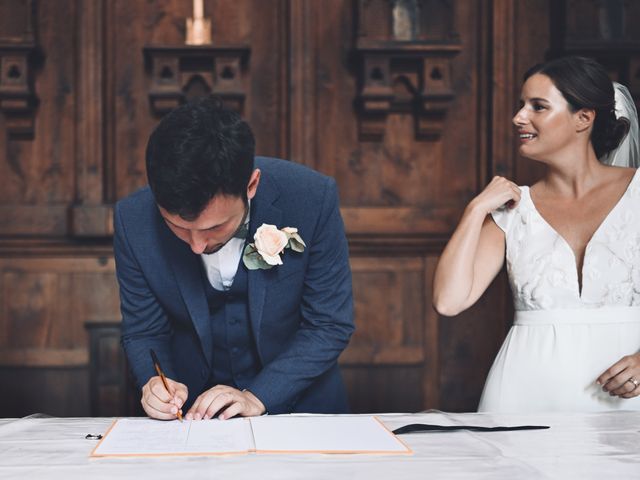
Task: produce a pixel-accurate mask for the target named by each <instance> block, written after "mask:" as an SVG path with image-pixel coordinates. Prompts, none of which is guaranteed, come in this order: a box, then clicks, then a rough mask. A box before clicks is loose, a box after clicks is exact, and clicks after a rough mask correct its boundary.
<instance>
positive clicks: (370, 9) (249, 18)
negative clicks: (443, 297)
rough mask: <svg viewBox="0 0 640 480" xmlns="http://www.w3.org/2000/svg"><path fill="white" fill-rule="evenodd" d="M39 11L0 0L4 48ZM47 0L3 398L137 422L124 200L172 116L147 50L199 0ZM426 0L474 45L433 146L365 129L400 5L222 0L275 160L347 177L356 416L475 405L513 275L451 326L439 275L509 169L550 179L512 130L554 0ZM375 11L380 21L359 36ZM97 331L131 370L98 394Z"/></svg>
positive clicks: (18, 177) (1, 166) (21, 406)
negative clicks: (521, 153)
mask: <svg viewBox="0 0 640 480" xmlns="http://www.w3.org/2000/svg"><path fill="white" fill-rule="evenodd" d="M567 1H568V0H567ZM21 2H22V0H0V44H2V42H3V41H6V38H9V37H12V38H13V37H16V38H17V37H19V36H20V32H21V31H22V30H20V29H18V30H15V29H14V28H12V25H13V24H10V23H7V22H6V21H5V20H4V19H7V18H11V14H12V12H15V13H16V15H18V16H21V15H22V16H23V13H24V8H23V7H22V3H21ZM36 3H37V5H36V6H37V8H36V9H35V10H34V11H35V13H36V15H35V17H34V24H33V27H34V30H35V32H36V35H35V36H36V38H37V43H38V44H39V46H40V49H41V62H40V63H38V62H36V63H35V64H34V78H35V84H34V90H35V93H36V95H37V96H38V98H39V104H38V106H37V108H36V111H35V117H34V118H35V130H34V134H33V138H26V137H21V138H9V136H8V135H7V133H6V127H7V121H6V117H5V116H4V115H3V114H2V113H0V178H1V179H2V180H3V188H2V189H1V190H0V384H3V385H5V384H11V385H15V395H14V396H12V397H11V398H10V399H6V398H5V399H0V409H2V411H3V412H4V413H5V414H7V415H24V414H28V413H32V412H35V411H44V412H45V413H50V414H55V415H85V414H90V413H94V414H95V412H109V414H115V413H114V411H115V410H117V409H118V408H125V413H127V412H129V411H131V410H127V409H126V408H128V407H123V405H124V404H125V403H126V402H130V400H131V398H133V397H135V396H136V394H134V395H133V397H131V396H127V395H124V394H123V392H122V390H121V389H122V388H126V381H123V382H120V383H118V382H117V381H116V380H114V379H113V378H111V377H113V375H116V376H117V374H118V372H120V371H122V367H123V364H121V363H119V362H120V360H121V358H120V359H119V360H118V362H115V360H114V358H113V355H114V354H115V352H117V344H116V340H115V338H116V337H117V321H118V320H119V312H118V292H117V286H116V282H115V279H114V271H113V270H114V267H113V258H112V253H111V233H112V225H111V215H112V210H111V209H112V205H113V203H114V202H115V201H117V200H118V199H119V198H122V197H123V196H125V195H127V194H128V193H130V192H131V191H133V190H135V189H137V188H138V187H140V186H142V185H144V184H145V183H146V177H145V169H144V150H145V146H146V142H147V137H148V135H149V133H150V132H151V130H152V129H153V127H154V126H155V125H156V123H157V122H158V121H159V119H160V117H159V116H158V115H156V114H155V113H153V111H152V109H151V105H150V101H149V87H150V83H151V75H150V71H149V69H148V65H147V64H145V58H144V55H143V49H144V47H145V46H148V45H153V44H156V45H157V44H164V45H175V46H180V45H182V44H183V43H184V38H185V18H186V17H187V16H189V15H190V14H191V12H190V8H191V2H189V1H185V0H149V1H145V2H142V1H125V0H113V1H111V0H87V1H78V0H75V1H74V0H58V1H56V2H47V1H38V2H36ZM420 3H421V5H422V6H423V9H424V11H423V17H424V15H427V16H426V17H424V18H423V20H424V26H425V27H424V28H425V30H424V31H423V32H421V37H420V38H421V39H427V40H438V39H441V38H443V37H445V36H449V35H451V36H452V37H457V38H459V47H460V48H459V52H458V51H457V50H456V52H457V53H456V54H455V55H454V57H453V60H452V61H451V88H452V91H453V93H454V95H455V96H454V98H453V101H452V103H451V105H450V106H449V109H448V112H447V114H446V117H445V119H444V122H443V130H442V134H441V136H439V137H437V138H430V139H425V138H419V136H418V135H416V123H415V122H416V120H415V117H414V116H413V114H412V112H410V111H405V112H392V113H391V114H389V115H388V116H387V118H386V120H385V123H384V135H383V136H382V138H380V139H377V140H373V139H371V138H367V139H365V138H363V137H362V135H361V134H360V131H359V122H360V120H361V118H360V112H359V110H358V101H357V97H358V94H359V82H360V80H359V68H360V67H359V60H358V52H357V51H356V44H357V41H358V38H359V36H362V35H363V31H365V30H366V31H365V32H364V34H366V35H367V36H369V37H370V38H372V39H378V40H385V39H388V38H389V35H390V33H391V31H392V29H391V28H390V25H391V23H390V22H391V19H390V18H389V17H388V12H389V5H390V3H389V2H387V1H386V0H369V1H356V0H322V1H318V0H237V1H234V2H231V1H228V0H206V1H205V15H206V16H207V17H210V18H211V19H212V36H213V42H214V44H218V45H219V44H229V43H236V44H244V45H246V46H248V47H249V49H250V54H249V58H248V62H247V64H246V65H245V66H244V69H243V72H242V73H243V76H242V82H243V83H242V87H243V89H244V92H245V94H246V97H245V100H244V106H243V110H242V113H243V115H244V116H245V118H247V120H248V121H249V122H250V123H251V125H252V126H253V129H254V131H255V133H256V138H257V147H258V148H257V149H258V153H259V154H263V155H275V156H281V157H284V158H289V159H291V160H292V161H295V162H299V163H303V164H306V165H308V166H310V167H313V168H316V169H318V170H320V171H322V172H324V173H326V174H329V175H333V176H334V177H335V178H336V180H337V182H338V186H339V190H340V195H341V200H342V212H343V216H344V219H345V224H346V228H347V233H348V237H349V242H350V248H351V263H352V266H353V278H354V294H355V302H356V320H355V321H356V325H357V328H358V330H357V332H356V334H355V335H354V337H353V341H352V343H351V345H350V346H349V347H348V349H347V351H346V352H345V353H344V355H343V356H342V358H341V364H342V365H343V368H344V376H345V379H346V381H347V388H348V390H349V395H350V398H351V403H352V407H353V410H354V411H357V412H366V411H416V410H420V409H425V408H441V409H446V410H473V409H474V408H475V407H476V404H477V400H478V398H479V395H480V391H481V388H482V384H483V381H484V376H485V375H486V372H487V370H488V368H489V365H490V364H491V361H492V360H493V356H494V354H495V352H496V351H497V349H498V347H499V345H500V343H501V340H502V338H503V336H504V333H505V331H506V328H508V325H509V322H510V317H511V314H512V312H511V309H512V307H511V300H510V294H509V289H508V285H507V283H506V281H505V277H504V274H503V276H501V277H500V278H499V279H498V281H497V282H496V283H495V284H494V285H493V286H492V287H491V288H490V289H489V291H488V292H487V293H486V294H485V296H484V297H483V298H482V299H481V301H480V302H479V303H478V305H476V306H475V307H473V308H472V309H470V310H469V311H467V312H465V313H464V314H462V315H460V316H458V317H455V318H450V319H449V318H441V317H439V316H438V315H437V314H436V313H435V312H434V310H433V308H432V305H431V287H432V278H433V272H434V269H435V265H436V262H437V258H438V255H439V253H440V251H441V249H442V248H443V246H444V244H445V242H446V240H447V238H448V236H449V235H450V233H451V231H452V229H453V228H454V227H455V225H456V223H457V221H458V219H459V217H460V215H461V213H462V210H463V208H464V206H465V205H466V204H467V202H468V201H469V200H470V199H471V198H472V197H473V196H474V195H475V194H477V192H478V191H480V189H481V188H482V187H483V186H484V185H485V184H486V183H487V181H488V179H490V178H491V176H493V175H494V174H503V175H507V176H509V177H513V178H515V179H516V181H518V182H519V183H531V182H532V181H533V180H535V178H537V176H538V175H539V172H540V168H539V166H538V165H536V164H535V163H533V162H531V161H528V160H525V159H521V158H518V157H517V155H516V154H515V152H516V149H515V142H514V135H513V133H514V132H513V129H512V126H511V123H510V122H511V117H512V115H513V113H514V112H515V109H516V107H517V105H518V95H519V88H520V78H521V76H522V73H523V72H524V70H525V69H526V68H527V67H528V66H530V65H532V64H533V63H536V62H539V61H541V60H543V59H544V57H545V55H546V54H547V52H548V49H549V45H550V43H551V42H552V41H553V39H554V32H553V31H552V30H551V25H552V22H551V21H550V16H551V13H552V12H551V10H552V7H551V5H550V3H549V2H546V1H542V0H523V1H516V0H479V1H476V2H469V1H466V0H451V1H446V2H443V1H440V0H424V1H421V2H420ZM569 3H571V2H569ZM21 12H22V13H21ZM425 12H426V13H425ZM425 18H426V20H425ZM362 19H364V20H362ZM443 19H444V20H443ZM449 19H450V20H451V22H449ZM361 21H363V22H365V23H366V28H364V29H360V30H358V28H359V22H361ZM570 24H571V25H573V26H576V25H579V23H576V22H575V21H574V22H573V23H570ZM572 28H573V27H572ZM14 30H15V31H14ZM16 32H17V33H16ZM417 75H418V73H417V72H411V73H407V78H408V79H409V80H406V81H398V82H396V83H395V84H394V85H393V87H392V88H393V91H394V93H395V94H397V95H399V96H402V97H403V98H406V97H408V96H409V95H410V93H411V89H410V88H408V87H407V85H408V83H411V81H416V78H417ZM407 82H408V83H407ZM103 321H106V322H107V323H106V324H104V323H103ZM87 322H90V326H91V327H92V328H91V329H89V330H87V328H86V326H87ZM103 330H104V331H105V332H107V333H108V335H107V336H105V337H100V336H99V335H98V333H99V332H101V331H103ZM88 332H93V333H92V335H93V334H95V335H96V336H95V338H92V341H94V342H95V345H97V347H96V348H95V349H94V350H95V351H94V354H95V353H97V357H99V358H98V360H100V359H101V360H100V361H102V362H104V363H110V364H115V363H117V366H114V368H113V369H112V370H110V371H109V372H108V373H109V375H108V376H109V378H101V379H100V382H103V381H104V383H100V384H99V385H96V384H95V382H94V383H93V384H91V385H90V383H91V382H90V380H95V378H92V379H90V377H89V373H88V372H89V370H88V369H89V361H90V355H89V351H88V349H89V333H88ZM103 349H104V350H103ZM105 352H106V353H105ZM94 358H95V357H94ZM90 386H91V387H92V388H94V390H93V391H94V397H97V398H98V400H97V401H96V398H94V404H93V405H90V404H89V403H90V393H89V387H90ZM96 392H97V394H96ZM100 398H102V404H103V405H102V407H103V408H102V409H101V408H100V407H101V405H100V403H101V402H100ZM45 399H46V403H45ZM96 402H97V404H96Z"/></svg>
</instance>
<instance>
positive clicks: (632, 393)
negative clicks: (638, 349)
mask: <svg viewBox="0 0 640 480" xmlns="http://www.w3.org/2000/svg"><path fill="white" fill-rule="evenodd" d="M596 383H597V384H598V385H602V390H604V391H605V392H609V394H610V395H615V396H618V397H620V398H633V397H637V396H638V395H640V387H639V385H640V353H635V354H633V355H627V356H625V357H622V358H621V359H620V360H618V361H617V362H616V363H614V364H613V365H612V366H611V367H609V369H608V370H607V371H606V372H604V373H603V374H602V375H600V376H599V377H598V379H597V380H596Z"/></svg>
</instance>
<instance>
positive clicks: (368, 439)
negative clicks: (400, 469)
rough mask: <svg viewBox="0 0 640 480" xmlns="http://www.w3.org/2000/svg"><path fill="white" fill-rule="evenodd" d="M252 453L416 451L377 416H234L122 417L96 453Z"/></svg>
mask: <svg viewBox="0 0 640 480" xmlns="http://www.w3.org/2000/svg"><path fill="white" fill-rule="evenodd" d="M246 453H370V454H408V453H409V454H410V453H413V452H412V451H411V449H409V447H407V446H406V445H405V444H404V443H402V441H400V440H399V439H398V437H396V436H395V435H394V434H393V433H391V432H390V431H389V430H388V429H387V428H386V427H385V426H384V425H383V424H382V422H380V420H378V419H377V418H376V417H372V416H348V415H347V416H307V415H303V416H296V415H273V416H269V415H267V416H263V417H252V418H235V419H231V420H200V421H186V420H185V421H184V422H179V421H178V420H173V421H168V422H164V421H159V420H151V419H149V418H121V419H118V420H116V421H114V423H113V424H112V425H111V427H110V428H109V430H108V431H107V433H106V434H105V436H104V437H103V438H102V440H101V441H100V443H99V444H98V445H97V446H96V448H95V449H94V450H93V452H92V453H91V456H92V457H113V456H117V457H122V456H155V455H157V456H160V455H228V454H246Z"/></svg>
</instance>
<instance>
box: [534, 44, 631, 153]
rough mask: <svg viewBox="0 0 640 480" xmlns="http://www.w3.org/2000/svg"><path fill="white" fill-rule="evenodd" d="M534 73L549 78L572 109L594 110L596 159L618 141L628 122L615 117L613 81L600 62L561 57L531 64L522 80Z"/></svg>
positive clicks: (592, 137) (593, 135)
mask: <svg viewBox="0 0 640 480" xmlns="http://www.w3.org/2000/svg"><path fill="white" fill-rule="evenodd" d="M536 73H541V74H543V75H546V76H547V77H549V78H550V79H551V81H552V82H553V84H554V85H555V86H556V88H557V89H558V90H560V93H562V95H563V96H564V98H565V100H566V101H567V102H568V103H569V108H570V110H571V111H572V112H577V111H578V110H580V109H581V108H587V109H589V110H594V111H595V112H596V118H595V121H594V123H593V129H592V130H591V144H592V145H593V149H594V150H595V152H596V156H597V157H598V158H600V157H602V156H603V155H605V154H606V153H608V152H610V151H611V150H613V149H615V148H616V147H617V146H618V145H619V144H620V142H621V141H622V139H623V138H624V136H625V135H626V133H627V131H628V130H629V121H628V120H627V119H626V118H623V117H622V118H619V119H616V114H615V100H614V90H613V83H612V82H611V78H609V75H608V74H607V71H606V70H605V69H604V67H603V66H602V65H600V64H599V63H598V62H596V61H595V60H593V59H591V58H586V57H576V56H571V57H562V58H558V59H555V60H550V61H548V62H546V63H541V64H538V65H535V66H533V67H531V68H530V69H529V70H527V72H526V73H525V74H524V80H525V81H526V80H527V79H528V78H529V77H531V76H532V75H535V74H536Z"/></svg>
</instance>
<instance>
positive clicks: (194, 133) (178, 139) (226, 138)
mask: <svg viewBox="0 0 640 480" xmlns="http://www.w3.org/2000/svg"><path fill="white" fill-rule="evenodd" d="M254 154H255V139H254V136H253V132H252V131H251V128H250V127H249V125H248V124H247V123H246V122H245V121H244V120H242V118H241V117H240V115H239V114H238V113H236V112H234V111H233V110H229V109H227V108H225V107H223V105H222V102H221V101H220V100H219V99H217V98H215V97H206V98H202V99H199V100H195V101H193V102H190V103H186V104H184V105H181V106H180V107H178V108H176V109H175V110H173V111H171V112H170V113H168V114H167V115H166V116H165V117H164V118H163V119H162V120H161V121H160V123H159V124H158V126H157V127H156V128H155V130H154V131H153V133H152V134H151V136H150V137H149V142H148V143H147V152H146V165H147V179H148V181H149V186H150V187H151V190H152V192H153V195H154V197H155V201H156V203H157V204H158V205H159V206H161V207H162V208H164V209H165V210H167V211H168V212H169V213H171V214H174V215H176V214H177V215H179V216H180V217H181V218H183V219H184V220H187V221H190V220H194V219H196V218H197V217H198V216H199V215H200V213H202V211H203V210H204V208H205V207H206V206H207V204H208V203H209V202H210V201H211V199H212V198H213V197H214V196H216V195H217V194H219V193H222V194H225V195H232V196H236V197H241V198H242V199H243V200H245V201H246V198H247V185H248V183H249V179H250V177H251V173H252V171H253V158H254Z"/></svg>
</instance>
